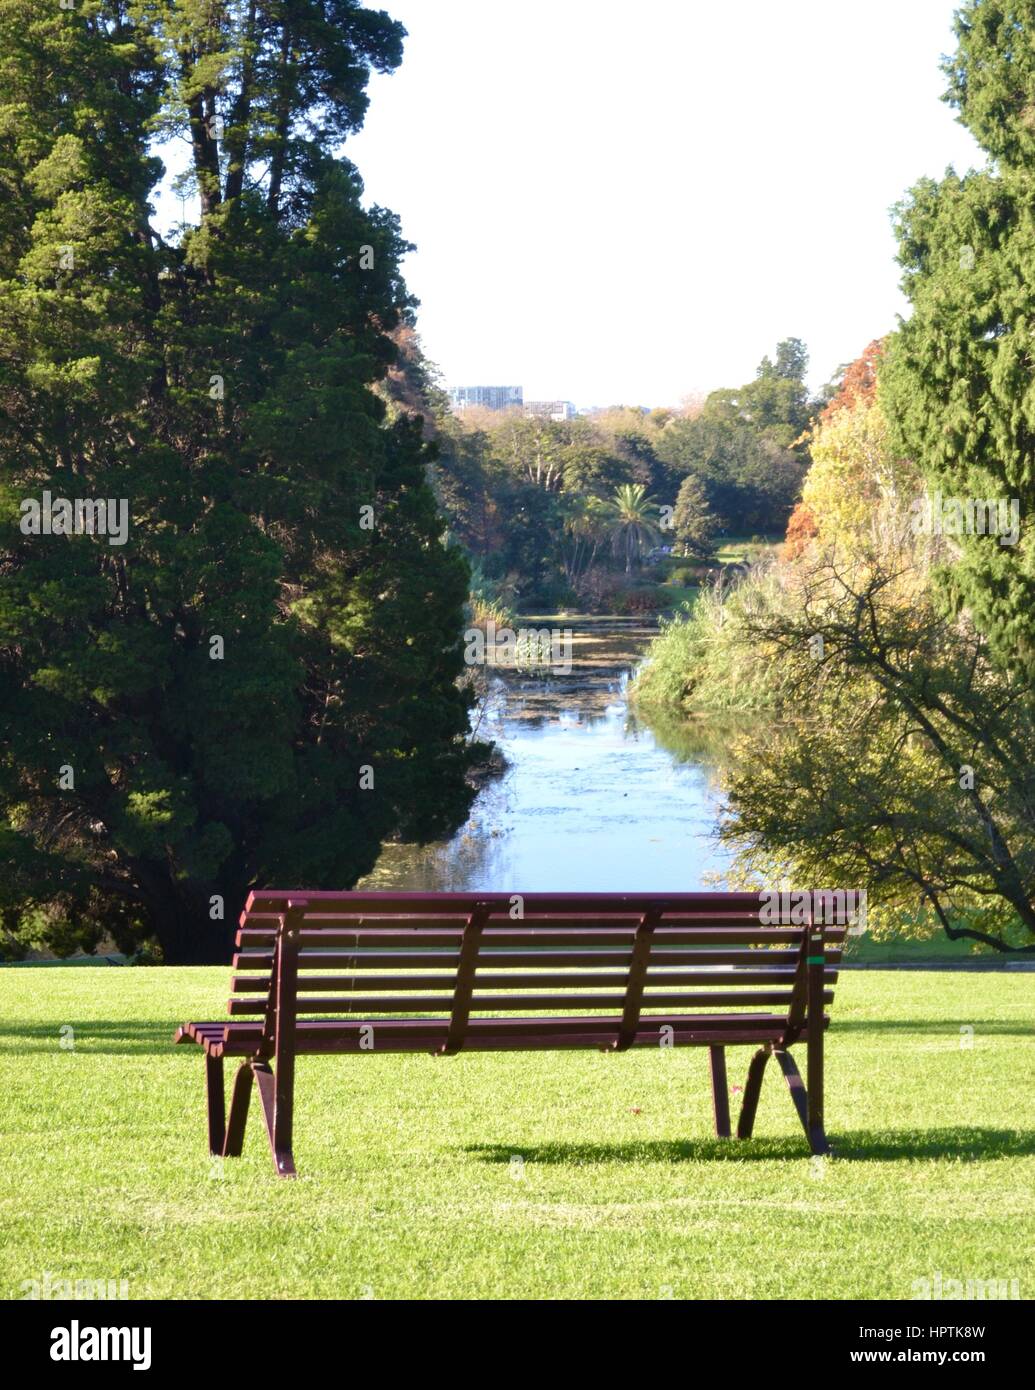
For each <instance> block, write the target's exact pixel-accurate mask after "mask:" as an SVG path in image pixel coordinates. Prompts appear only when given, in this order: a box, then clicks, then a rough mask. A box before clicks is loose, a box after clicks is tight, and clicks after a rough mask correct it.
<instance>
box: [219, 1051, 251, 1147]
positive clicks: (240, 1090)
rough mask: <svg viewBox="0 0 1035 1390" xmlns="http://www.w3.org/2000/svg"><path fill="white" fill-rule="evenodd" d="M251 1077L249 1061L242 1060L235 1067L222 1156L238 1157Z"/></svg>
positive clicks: (246, 1112)
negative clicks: (235, 1073)
mask: <svg viewBox="0 0 1035 1390" xmlns="http://www.w3.org/2000/svg"><path fill="white" fill-rule="evenodd" d="M253 1079H254V1078H253V1077H252V1064H251V1062H242V1063H241V1065H240V1066H239V1067H238V1068H237V1075H236V1076H235V1077H234V1089H233V1091H232V1092H231V1093H230V1114H229V1117H228V1118H227V1122H226V1137H225V1139H224V1141H223V1157H224V1158H240V1156H241V1151H242V1149H243V1148H244V1131H245V1126H246V1125H247V1124H248V1104H249V1102H250V1100H251V1098H252V1081H253Z"/></svg>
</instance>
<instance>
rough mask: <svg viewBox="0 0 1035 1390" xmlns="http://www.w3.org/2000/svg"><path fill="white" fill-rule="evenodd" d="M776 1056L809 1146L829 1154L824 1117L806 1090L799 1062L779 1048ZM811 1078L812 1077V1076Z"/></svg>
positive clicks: (818, 1151)
mask: <svg viewBox="0 0 1035 1390" xmlns="http://www.w3.org/2000/svg"><path fill="white" fill-rule="evenodd" d="M773 1055H774V1057H775V1058H776V1060H777V1062H779V1064H780V1070H781V1071H782V1072H783V1074H784V1079H785V1080H786V1082H787V1087H788V1089H789V1090H790V1093H791V1100H793V1101H794V1108H795V1110H797V1112H798V1119H799V1120H800V1121H801V1127H802V1129H803V1130H804V1131H805V1138H806V1139H807V1140H808V1141H809V1148H810V1149H811V1150H812V1152H813V1153H814V1154H827V1153H829V1152H830V1144H829V1143H828V1141H827V1136H826V1134H825V1133H824V1130H823V1121H822V1117H821V1116H819V1117H817V1115H816V1113H815V1105H814V1103H813V1102H812V1100H811V1098H810V1096H809V1095H808V1093H807V1092H806V1090H805V1083H804V1081H802V1079H801V1072H800V1071H799V1070H798V1064H797V1062H795V1060H794V1058H793V1057H792V1056H791V1054H790V1053H789V1052H784V1051H783V1049H782V1048H778V1049H777V1050H776V1051H775V1052H774V1053H773ZM810 1079H811V1078H810Z"/></svg>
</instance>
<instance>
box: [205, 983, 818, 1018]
mask: <svg viewBox="0 0 1035 1390" xmlns="http://www.w3.org/2000/svg"><path fill="white" fill-rule="evenodd" d="M833 997H834V994H833V991H832V990H825V991H824V994H823V1001H824V1003H829V1002H830V1001H831V1000H832V999H833ZM624 999H625V993H624V991H615V992H614V993H611V994H588V995H587V994H569V995H563V994H517V993H515V994H486V995H481V996H479V995H478V994H477V993H475V996H474V998H473V1000H472V1002H471V1008H472V1010H474V1011H475V1012H478V1011H482V1012H485V1011H489V1010H491V1011H493V1012H504V1011H513V1010H517V1009H532V1010H544V1009H613V1008H616V1007H618V1006H620V1005H621V1004H622V1003H623V1002H624ZM790 1003H791V991H790V990H789V989H784V990H776V989H773V990H751V991H743V992H741V991H737V992H730V993H724V992H723V991H721V990H713V991H710V992H709V991H703V990H702V991H699V992H691V991H687V992H686V993H685V994H684V993H678V994H677V993H665V994H645V995H644V997H643V1006H644V1008H652V1007H653V1008H665V1009H678V1008H682V1007H686V1008H695V1009H697V1008H705V1009H706V1008H710V1007H714V1008H727V1007H737V1008H741V1007H746V1006H747V1005H749V1004H766V1005H772V1006H773V1007H779V1006H780V1005H785V1006H786V1007H788V1008H789V1007H790ZM452 1007H453V996H452V995H451V994H441V995H428V994H424V995H417V994H410V995H384V996H382V997H380V998H378V997H377V996H376V995H368V996H365V997H362V998H347V997H343V996H342V995H329V996H327V997H325V998H319V997H316V996H307V995H303V994H300V995H299V996H298V1004H297V1006H296V1008H297V1012H298V1013H300V1014H356V1013H373V1012H376V1013H386V1014H389V1013H391V1014H402V1013H411V1014H414V1013H421V1012H422V1011H427V1012H428V1013H437V1012H439V1011H440V1010H442V1011H445V1012H446V1013H449V1012H450V1011H451V1010H452ZM228 1010H229V1012H230V1014H231V1015H233V1016H235V1017H236V1016H239V1015H241V1014H262V1013H265V1012H266V1001H265V999H264V998H263V997H261V996H259V995H256V996H234V997H233V998H232V999H231V1000H230V1001H229V1005H228Z"/></svg>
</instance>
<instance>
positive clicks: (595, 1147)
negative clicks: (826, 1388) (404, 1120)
mask: <svg viewBox="0 0 1035 1390" xmlns="http://www.w3.org/2000/svg"><path fill="white" fill-rule="evenodd" d="M830 1142H831V1144H832V1146H833V1149H834V1155H833V1156H834V1157H835V1158H839V1159H849V1160H851V1161H852V1162H853V1163H860V1162H862V1163H889V1162H894V1161H896V1160H906V1161H908V1160H910V1159H922V1158H948V1159H952V1160H953V1161H954V1162H960V1161H962V1162H964V1163H975V1162H978V1161H980V1160H988V1159H999V1158H1023V1157H1027V1156H1029V1155H1031V1154H1035V1129H1021V1130H1009V1129H979V1128H976V1127H970V1126H966V1125H961V1126H958V1127H957V1128H955V1129H923V1130H906V1129H903V1130H868V1129H852V1130H842V1131H841V1132H840V1133H837V1134H832V1135H831V1136H830ZM463 1152H464V1153H466V1154H470V1155H471V1156H472V1157H474V1158H477V1159H479V1160H480V1161H481V1162H482V1163H511V1162H512V1161H513V1159H514V1157H515V1156H518V1157H520V1158H521V1159H523V1160H524V1162H525V1163H547V1164H574V1165H576V1166H577V1165H579V1164H586V1163H713V1162H719V1163H771V1162H772V1161H773V1160H774V1159H787V1158H797V1159H807V1158H809V1151H808V1147H807V1145H806V1144H805V1141H804V1139H803V1138H802V1137H799V1136H788V1137H783V1136H778V1137H775V1138H771V1139H767V1138H765V1137H764V1136H759V1137H757V1138H754V1139H747V1140H737V1139H646V1140H633V1141H631V1142H629V1143H621V1144H568V1143H556V1144H522V1143H521V1142H520V1141H518V1140H515V1141H514V1142H513V1143H512V1144H468V1145H467V1146H465V1148H464V1149H463Z"/></svg>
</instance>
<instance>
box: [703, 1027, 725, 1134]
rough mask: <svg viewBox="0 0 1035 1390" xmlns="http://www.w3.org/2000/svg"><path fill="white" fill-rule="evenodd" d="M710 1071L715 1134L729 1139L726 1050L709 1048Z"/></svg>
mask: <svg viewBox="0 0 1035 1390" xmlns="http://www.w3.org/2000/svg"><path fill="white" fill-rule="evenodd" d="M708 1053H709V1058H710V1061H711V1069H712V1109H713V1111H714V1112H715V1133H716V1134H717V1135H718V1136H719V1138H720V1139H728V1138H729V1137H730V1093H729V1086H728V1084H727V1082H726V1049H725V1048H724V1047H709V1049H708Z"/></svg>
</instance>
